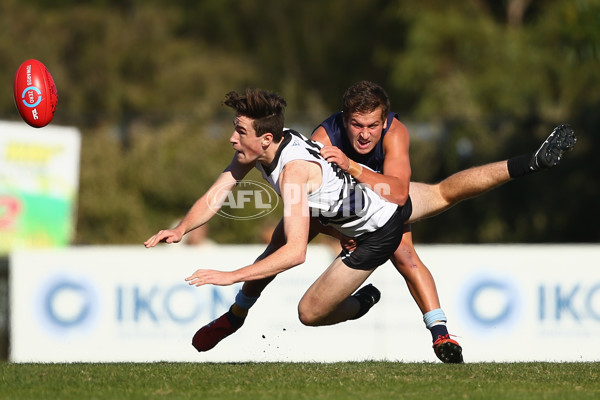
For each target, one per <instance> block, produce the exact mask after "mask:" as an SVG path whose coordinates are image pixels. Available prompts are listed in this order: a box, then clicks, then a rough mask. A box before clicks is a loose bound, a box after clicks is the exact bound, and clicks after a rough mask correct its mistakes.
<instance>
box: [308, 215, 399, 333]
mask: <svg viewBox="0 0 600 400" xmlns="http://www.w3.org/2000/svg"><path fill="white" fill-rule="evenodd" d="M406 218H407V215H405V210H404V209H401V208H399V209H398V210H397V211H396V212H395V213H394V214H393V215H392V217H391V218H390V219H389V220H388V222H387V223H386V224H385V225H384V226H383V227H381V228H379V229H377V230H376V231H374V232H370V233H365V234H363V235H361V236H360V237H358V238H357V239H356V242H357V244H356V247H355V248H354V249H353V250H352V251H348V250H347V249H343V250H342V253H341V254H340V256H338V257H337V258H336V259H335V260H334V262H333V263H332V264H331V265H330V266H329V268H327V270H326V271H325V272H324V273H323V274H322V275H321V276H319V278H318V279H317V280H316V281H315V283H313V284H312V286H311V287H310V288H309V289H308V290H307V292H306V293H305V294H304V296H303V297H302V299H301V300H300V303H299V304H298V314H299V317H300V321H302V323H303V324H305V325H311V326H321V325H332V324H337V323H339V322H343V321H347V320H349V319H357V318H360V317H362V316H363V315H364V314H366V313H367V311H368V310H369V309H370V308H371V307H373V306H374V305H375V304H376V303H377V302H378V301H379V298H380V293H379V290H377V289H376V288H375V287H374V286H372V285H366V286H364V287H362V288H361V289H360V290H358V291H357V292H356V293H354V295H352V296H351V294H352V293H353V292H354V291H355V290H356V289H358V287H359V286H360V285H361V284H362V283H363V282H364V281H365V280H366V279H367V278H368V277H369V276H370V275H371V274H372V273H373V271H374V270H375V268H377V267H378V266H380V265H382V264H383V263H385V262H386V261H387V260H389V258H390V257H391V255H392V254H393V253H394V251H395V250H396V249H397V248H398V246H399V245H400V241H401V239H402V234H403V232H404V221H405V220H406Z"/></svg>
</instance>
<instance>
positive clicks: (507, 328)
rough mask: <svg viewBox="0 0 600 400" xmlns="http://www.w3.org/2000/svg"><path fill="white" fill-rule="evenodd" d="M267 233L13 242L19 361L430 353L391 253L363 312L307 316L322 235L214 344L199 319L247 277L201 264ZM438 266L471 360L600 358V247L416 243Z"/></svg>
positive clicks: (14, 341)
mask: <svg viewBox="0 0 600 400" xmlns="http://www.w3.org/2000/svg"><path fill="white" fill-rule="evenodd" d="M262 249H263V247H262V246H211V247H200V248H191V247H184V246H182V245H172V246H163V247H160V248H154V249H145V248H143V247H142V246H141V245H140V246H139V247H80V248H79V247H75V248H67V249H63V250H40V251H25V250H22V251H16V252H14V253H12V255H11V259H10V304H11V310H10V315H11V320H10V321H11V334H10V341H11V351H10V359H11V360H12V361H15V362H75V361H82V362H116V361H134V362H142V361H198V362H203V361H219V362H220V361H291V362H296V361H323V362H332V361H347V360H351V361H354V360H392V361H396V360H398V361H406V362H409V361H410V362H412V361H427V362H433V361H436V360H437V359H436V358H435V355H434V354H433V351H432V349H431V336H430V334H429V332H428V331H427V330H426V329H425V327H424V324H423V322H422V316H421V313H420V312H419V309H418V308H417V306H416V304H415V303H414V301H413V300H412V298H411V297H410V295H409V293H408V290H407V288H406V285H405V283H404V282H403V279H402V278H401V276H400V275H399V274H398V273H397V272H396V271H395V270H394V268H393V266H392V265H391V263H387V264H385V265H383V266H382V267H380V268H379V269H378V270H377V271H376V272H375V273H374V274H373V276H372V277H371V279H369V282H371V283H373V284H374V285H375V286H377V287H378V288H379V289H380V290H381V292H382V298H381V301H380V303H379V304H378V305H377V306H375V307H374V308H373V309H372V310H371V311H370V312H369V313H368V314H367V315H366V316H365V317H363V318H361V319H359V320H356V321H349V322H345V323H342V324H339V325H336V326H330V327H318V328H314V327H306V326H303V325H302V324H300V322H299V321H298V319H297V312H296V306H297V303H298V301H299V299H300V298H301V296H302V294H303V293H304V291H305V290H306V289H307V288H308V286H309V285H310V284H311V283H312V282H313V281H314V279H315V278H316V277H317V275H318V274H319V273H321V272H322V271H323V270H324V268H325V267H326V266H327V265H328V264H329V262H330V261H331V260H332V258H333V255H332V253H330V251H329V250H328V248H327V247H321V246H316V245H315V246H311V247H310V248H309V253H308V256H307V262H306V263H305V264H304V265H302V266H299V267H296V268H294V269H292V270H291V271H288V272H286V273H284V274H282V275H281V276H279V277H278V278H277V279H276V280H275V281H274V282H273V283H272V284H271V285H270V287H269V288H268V289H267V290H266V291H265V293H264V294H263V296H262V297H261V298H260V299H259V301H258V302H257V304H256V305H255V307H254V308H253V309H252V310H251V312H250V316H249V318H248V320H247V321H246V324H245V325H244V326H243V327H242V329H240V331H238V332H237V333H236V334H234V335H233V336H231V337H229V338H227V339H225V340H224V341H223V342H222V343H221V344H219V345H218V346H217V347H216V348H214V349H213V350H211V351H209V352H207V353H197V352H196V351H195V349H194V348H193V347H192V346H191V344H190V342H191V337H192V336H193V334H194V332H195V331H196V330H197V329H198V328H199V327H200V326H202V325H204V324H205V323H207V322H209V321H210V320H212V319H213V318H215V317H217V316H219V315H221V314H222V313H223V312H225V311H226V310H227V309H228V307H229V305H230V304H231V302H232V300H233V298H234V297H235V294H236V293H237V290H238V289H239V287H240V286H239V285H236V286H233V287H214V286H206V287H201V288H194V287H190V286H188V285H187V283H186V282H184V278H185V277H186V276H188V275H189V274H190V273H191V272H193V271H194V270H195V269H197V268H199V267H208V268H217V269H233V268H238V267H241V266H244V265H247V264H248V263H250V262H251V261H252V260H254V258H255V257H256V256H257V255H258V254H260V253H261V251H262ZM417 251H418V252H419V254H420V256H421V258H422V259H423V261H424V262H425V264H426V265H427V266H428V267H429V269H430V270H431V271H432V273H433V275H434V277H435V278H436V283H437V287H438V291H439V294H440V299H441V301H442V307H443V309H444V310H445V312H446V315H447V316H448V318H449V321H448V326H449V329H450V331H451V333H453V334H455V335H457V336H458V337H457V340H458V341H459V342H460V343H461V345H462V346H463V353H464V357H465V361H466V362H476V361H490V362H491V361H598V360H600V354H599V352H598V351H597V350H595V347H594V346H593V345H592V344H593V342H594V340H595V338H597V337H598V336H599V335H600V272H598V271H599V266H598V263H599V261H598V260H600V246H597V245H568V246H559V245H468V246H454V245H452V246H450V245H448V246H445V245H444V246H418V247H417Z"/></svg>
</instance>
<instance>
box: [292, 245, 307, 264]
mask: <svg viewBox="0 0 600 400" xmlns="http://www.w3.org/2000/svg"><path fill="white" fill-rule="evenodd" d="M290 261H291V264H292V265H293V266H296V265H300V264H304V261H306V249H304V250H299V251H295V252H294V253H293V256H292V257H291V260H290Z"/></svg>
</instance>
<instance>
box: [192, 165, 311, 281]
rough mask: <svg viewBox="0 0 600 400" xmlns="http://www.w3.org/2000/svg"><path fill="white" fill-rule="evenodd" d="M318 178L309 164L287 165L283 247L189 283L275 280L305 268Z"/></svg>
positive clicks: (282, 181) (195, 275)
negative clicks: (311, 200)
mask: <svg viewBox="0 0 600 400" xmlns="http://www.w3.org/2000/svg"><path fill="white" fill-rule="evenodd" d="M315 174H319V176H320V174H321V169H320V167H319V166H318V165H316V164H314V163H311V162H307V161H292V162H289V163H288V164H286V166H285V167H284V169H283V171H282V173H281V175H280V179H279V181H280V190H281V197H282V202H283V227H284V232H285V244H284V245H283V246H281V247H279V248H278V249H277V250H275V251H274V252H273V253H271V254H269V255H268V256H266V257H264V258H262V259H259V260H257V261H256V262H254V263H253V264H250V265H248V266H246V267H243V268H240V269H237V270H234V271H216V270H212V269H199V270H197V271H195V272H194V273H193V274H192V275H190V276H189V277H188V278H186V281H187V282H188V283H189V284H190V285H194V286H202V285H209V284H212V285H231V284H234V283H237V282H244V281H253V280H258V279H263V278H268V277H271V276H275V275H277V274H279V273H281V272H283V271H286V270H288V269H290V268H292V267H295V266H297V265H299V264H302V263H303V262H304V260H305V257H306V248H307V246H308V238H309V232H310V213H309V208H308V192H309V190H310V188H311V184H312V182H311V177H312V176H314V175H315ZM319 184H320V180H319ZM315 186H316V187H318V186H319V185H315Z"/></svg>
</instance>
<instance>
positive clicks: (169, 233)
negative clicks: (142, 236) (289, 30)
mask: <svg viewBox="0 0 600 400" xmlns="http://www.w3.org/2000/svg"><path fill="white" fill-rule="evenodd" d="M182 237H183V235H182V234H181V233H179V232H178V231H175V230H173V229H166V230H162V231H158V233H157V234H156V235H154V236H152V237H151V238H149V239H148V240H146V241H145V242H144V246H146V248H149V247H154V246H156V245H157V244H159V243H160V242H164V243H178V242H180V241H181V238H182Z"/></svg>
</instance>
